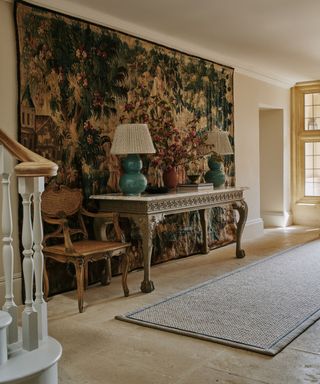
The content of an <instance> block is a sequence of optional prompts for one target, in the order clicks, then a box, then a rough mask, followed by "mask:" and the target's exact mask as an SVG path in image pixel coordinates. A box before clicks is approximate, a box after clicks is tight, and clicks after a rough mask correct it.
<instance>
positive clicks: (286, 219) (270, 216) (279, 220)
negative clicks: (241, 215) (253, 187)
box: [261, 211, 293, 228]
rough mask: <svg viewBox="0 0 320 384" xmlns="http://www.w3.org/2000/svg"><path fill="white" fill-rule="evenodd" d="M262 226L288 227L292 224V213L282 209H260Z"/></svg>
mask: <svg viewBox="0 0 320 384" xmlns="http://www.w3.org/2000/svg"><path fill="white" fill-rule="evenodd" d="M261 218H262V220H263V223H264V227H265V228H267V227H288V226H289V225H291V224H292V221H293V220H292V213H291V212H283V211H262V212H261Z"/></svg>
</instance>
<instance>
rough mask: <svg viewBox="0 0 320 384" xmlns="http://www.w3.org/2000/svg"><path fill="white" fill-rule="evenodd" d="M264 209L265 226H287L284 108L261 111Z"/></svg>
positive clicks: (261, 172) (261, 199)
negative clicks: (285, 208) (285, 207)
mask: <svg viewBox="0 0 320 384" xmlns="http://www.w3.org/2000/svg"><path fill="white" fill-rule="evenodd" d="M259 125H260V129H259V133H260V138H259V140H260V146H259V147H260V212H261V217H262V219H263V222H264V227H274V226H280V227H283V226H287V225H288V220H289V216H288V214H287V212H286V211H285V210H284V190H283V188H284V182H283V181H284V177H283V175H284V166H283V160H284V159H283V158H284V156H283V132H284V129H283V110H282V109H267V108H263V109H261V110H260V112H259Z"/></svg>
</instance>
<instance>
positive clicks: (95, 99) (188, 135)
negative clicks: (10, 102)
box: [15, 1, 235, 268]
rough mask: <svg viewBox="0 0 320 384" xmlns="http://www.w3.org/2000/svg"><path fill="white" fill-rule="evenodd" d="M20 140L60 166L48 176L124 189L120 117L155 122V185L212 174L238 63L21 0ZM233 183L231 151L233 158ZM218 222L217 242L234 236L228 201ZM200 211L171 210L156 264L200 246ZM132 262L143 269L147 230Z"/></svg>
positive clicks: (150, 160)
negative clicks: (211, 157)
mask: <svg viewBox="0 0 320 384" xmlns="http://www.w3.org/2000/svg"><path fill="white" fill-rule="evenodd" d="M15 19H16V32H17V46H18V48H17V51H18V63H19V66H18V78H19V122H20V126H19V129H20V135H19V139H20V142H21V143H22V144H23V145H25V146H26V147H28V148H30V149H32V150H33V151H35V152H37V153H39V154H41V155H42V156H45V157H47V158H49V159H51V160H53V161H55V162H56V163H57V164H58V165H59V171H58V176H57V177H56V178H54V179H52V180H47V183H57V184H66V185H69V186H75V187H81V188H82V189H83V191H84V195H85V197H86V199H87V201H88V202H89V200H88V198H89V196H90V195H91V194H99V193H106V192H108V193H110V192H117V191H119V189H118V182H119V177H120V173H121V168H120V162H119V158H118V157H117V156H114V155H112V154H110V146H111V143H112V139H113V134H114V130H115V127H116V126H117V125H118V124H119V123H130V122H132V123H133V122H144V123H147V124H148V126H149V129H150V132H151V135H152V137H153V141H154V143H155V146H156V150H157V153H156V154H155V155H150V156H148V157H147V156H146V157H145V158H144V171H145V173H146V174H147V176H148V181H149V183H150V184H151V185H158V186H160V185H161V184H162V175H163V172H164V171H165V170H166V169H170V168H171V167H177V170H178V174H179V181H180V182H184V181H185V180H186V173H187V172H188V170H189V169H190V170H191V169H192V170H193V172H194V169H195V168H196V169H197V170H198V171H204V170H205V169H206V167H207V165H206V159H205V158H204V157H203V155H201V154H200V153H199V151H198V149H199V148H200V147H201V144H203V141H204V138H205V136H206V133H207V132H208V131H209V130H211V129H212V128H213V127H215V126H217V127H219V128H221V129H223V130H225V131H227V132H228V133H229V137H230V141H231V142H232V143H233V136H234V130H233V69H232V68H229V67H226V66H223V65H220V64H216V63H214V62H211V61H208V60H204V59H201V58H198V57H195V56H190V55H187V54H185V53H182V52H179V51H177V50H173V49H169V48H166V47H163V46H160V45H157V44H154V43H151V42H149V41H146V40H142V39H139V38H136V37H133V36H130V35H127V34H123V33H120V32H117V31H114V30H112V29H109V28H105V27H102V26H99V25H96V24H92V23H89V22H86V21H83V20H79V19H75V18H72V17H69V16H66V15H62V14H59V13H56V12H53V11H50V10H47V9H44V8H40V7H36V6H34V5H31V4H28V3H25V2H19V1H18V2H16V3H15ZM225 168H226V173H227V180H228V182H229V185H231V186H232V185H234V159H233V155H230V156H226V160H225ZM212 217H213V219H212V220H211V221H210V230H209V231H208V232H209V233H210V239H209V243H210V244H211V246H212V247H215V246H220V245H222V244H226V243H228V242H230V241H234V239H235V225H234V217H233V214H232V210H231V209H230V208H229V207H225V208H223V209H221V208H216V209H213V211H212ZM199 225H200V224H199V215H198V213H197V212H196V213H192V214H183V215H173V216H170V217H168V219H167V221H166V222H164V223H162V224H160V225H159V227H158V229H157V235H156V238H155V239H154V245H155V246H154V255H153V259H152V262H153V263H155V262H160V261H162V260H164V259H170V258H173V257H180V256H185V255H188V254H192V253H197V252H199V251H200V244H201V241H202V239H201V235H200V233H201V230H200V228H199ZM127 235H128V236H129V237H130V239H131V240H132V241H133V242H136V247H135V250H136V251H135V252H133V255H135V257H133V258H132V259H133V260H132V261H131V262H132V268H134V267H137V266H141V262H142V261H141V260H140V258H141V257H140V252H139V236H141V234H139V233H136V229H135V228H134V227H133V226H131V227H130V229H129V230H127Z"/></svg>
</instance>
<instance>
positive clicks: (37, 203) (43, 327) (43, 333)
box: [33, 177, 48, 340]
mask: <svg viewBox="0 0 320 384" xmlns="http://www.w3.org/2000/svg"><path fill="white" fill-rule="evenodd" d="M43 190H44V178H43V177H35V178H34V192H33V208H34V215H33V238H34V247H33V249H34V254H33V260H34V272H35V282H36V299H35V303H34V307H35V309H36V311H37V313H38V331H39V339H40V340H42V339H44V338H46V337H48V320H47V303H46V302H45V301H44V299H43V289H42V288H43V268H44V258H43V253H42V248H43V246H42V240H43V227H42V218H41V194H42V192H43Z"/></svg>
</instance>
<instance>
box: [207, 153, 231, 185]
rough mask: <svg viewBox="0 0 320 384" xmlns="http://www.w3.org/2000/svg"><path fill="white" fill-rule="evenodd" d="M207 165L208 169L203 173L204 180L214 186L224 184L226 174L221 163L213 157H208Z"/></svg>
mask: <svg viewBox="0 0 320 384" xmlns="http://www.w3.org/2000/svg"><path fill="white" fill-rule="evenodd" d="M208 166H209V168H210V170H209V171H208V172H206V174H205V175H204V178H205V180H206V182H207V183H213V186H214V188H219V187H222V186H224V183H225V181H226V175H225V173H224V171H223V169H222V163H221V162H218V161H215V160H214V158H213V157H210V158H209V160H208Z"/></svg>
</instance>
